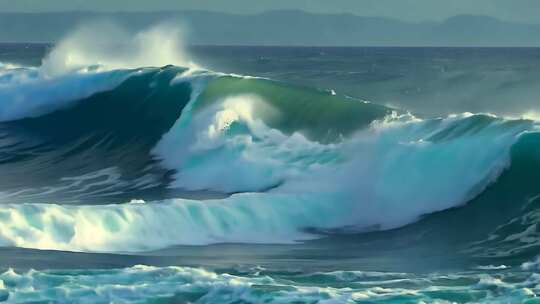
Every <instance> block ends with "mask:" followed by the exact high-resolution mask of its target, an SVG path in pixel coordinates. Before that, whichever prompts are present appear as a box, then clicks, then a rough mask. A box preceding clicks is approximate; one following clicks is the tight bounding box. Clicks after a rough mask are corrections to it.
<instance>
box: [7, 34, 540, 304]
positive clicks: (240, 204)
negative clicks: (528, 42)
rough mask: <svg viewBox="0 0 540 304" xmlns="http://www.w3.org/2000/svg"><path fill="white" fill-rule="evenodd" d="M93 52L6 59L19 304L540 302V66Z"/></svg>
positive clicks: (438, 53)
mask: <svg viewBox="0 0 540 304" xmlns="http://www.w3.org/2000/svg"><path fill="white" fill-rule="evenodd" d="M156 35H157V36H156ZM81 37H84V35H82V36H81V35H77V34H75V35H72V36H71V37H68V38H67V39H66V40H65V41H63V42H61V43H59V44H58V45H56V46H47V45H32V44H28V45H26V44H16V45H15V44H5V45H0V246H1V247H0V302H6V303H29V302H31V303H73V302H76V303H77V302H81V303H522V302H523V303H536V301H540V300H537V299H536V295H537V294H538V293H540V285H539V284H540V266H538V265H540V263H539V262H538V261H537V259H536V258H537V256H538V255H539V253H540V233H539V228H538V223H539V221H540V205H539V206H537V205H538V204H540V184H539V181H540V133H539V130H540V129H539V124H538V123H537V121H536V120H535V117H538V116H537V115H536V113H537V111H540V102H539V101H538V100H537V98H536V96H538V95H539V94H538V93H539V92H538V90H539V88H540V86H538V85H539V84H540V83H538V82H539V81H540V77H539V76H540V75H538V74H539V72H538V71H539V70H538V69H537V67H538V66H539V65H540V50H539V49H455V48H435V49H433V48H262V47H193V48H190V49H189V50H187V51H186V50H184V51H181V50H179V49H177V48H176V47H175V46H174V45H175V44H174V43H170V44H169V43H168V42H167V41H168V40H162V39H163V37H162V36H160V35H159V34H156V33H143V34H141V35H140V36H137V37H135V39H134V40H133V41H131V42H130V43H127V44H123V45H122V47H120V48H118V47H114V48H106V47H105V48H104V47H103V46H101V47H99V48H96V47H94V46H92V42H91V41H81ZM156 39H157V40H156ZM155 41H160V44H159V47H157V48H156V47H149V46H152V45H154V44H152V43H151V42H155ZM162 41H164V42H162ZM187 54H189V56H188V55H187ZM187 58H189V60H188V59H187Z"/></svg>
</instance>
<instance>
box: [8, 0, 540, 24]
mask: <svg viewBox="0 0 540 304" xmlns="http://www.w3.org/2000/svg"><path fill="white" fill-rule="evenodd" d="M171 9H202V10H213V11H222V12H229V13H241V14H245V13H256V12H261V11H265V10H275V9H301V10H306V11H311V12H326V13H342V12H349V13H354V14H357V15H363V16H386V17H393V18H399V19H402V20H409V21H425V20H442V19H445V18H447V17H450V16H453V15H457V14H481V15H489V16H494V17H498V18H500V19H504V20H512V21H519V22H531V23H540V14H539V12H540V0H0V11H4V12H5V11H31V12H40V11H59V10H100V11H133V10H136V11H152V10H171Z"/></svg>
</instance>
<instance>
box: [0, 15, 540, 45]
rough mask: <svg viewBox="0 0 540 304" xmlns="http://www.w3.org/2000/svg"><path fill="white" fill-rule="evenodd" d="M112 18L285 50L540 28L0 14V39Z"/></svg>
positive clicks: (534, 39) (460, 19)
mask: <svg viewBox="0 0 540 304" xmlns="http://www.w3.org/2000/svg"><path fill="white" fill-rule="evenodd" d="M96 19H98V20H99V19H106V20H113V21H114V22H117V23H119V24H120V25H123V26H125V27H126V28H129V29H131V30H134V31H136V30H138V29H141V28H145V27H148V26H149V25H152V24H155V23H157V22H160V21H164V20H166V21H170V20H174V21H178V22H180V23H181V24H183V25H184V26H185V27H186V28H187V29H188V43H190V44H204V45H287V46H306V45H309V46H540V25H532V24H521V23H511V22H505V21H501V20H498V19H495V18H491V17H486V16H473V15H460V16H455V17H452V18H449V19H447V20H445V21H443V22H422V23H411V22H404V21H399V20H394V19H388V18H379V17H361V16H356V15H352V14H311V13H306V12H303V11H270V12H265V13H261V14H257V15H235V14H225V13H217V12H205V11H175V12H140V13H137V12H130V13H127V12H126V13H96V12H58V13H0V41H2V42H55V41H57V40H58V39H60V38H61V37H62V36H63V35H65V34H66V33H67V32H69V31H70V30H71V29H72V28H74V27H75V26H77V25H78V24H81V23H83V22H86V21H90V20H96Z"/></svg>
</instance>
